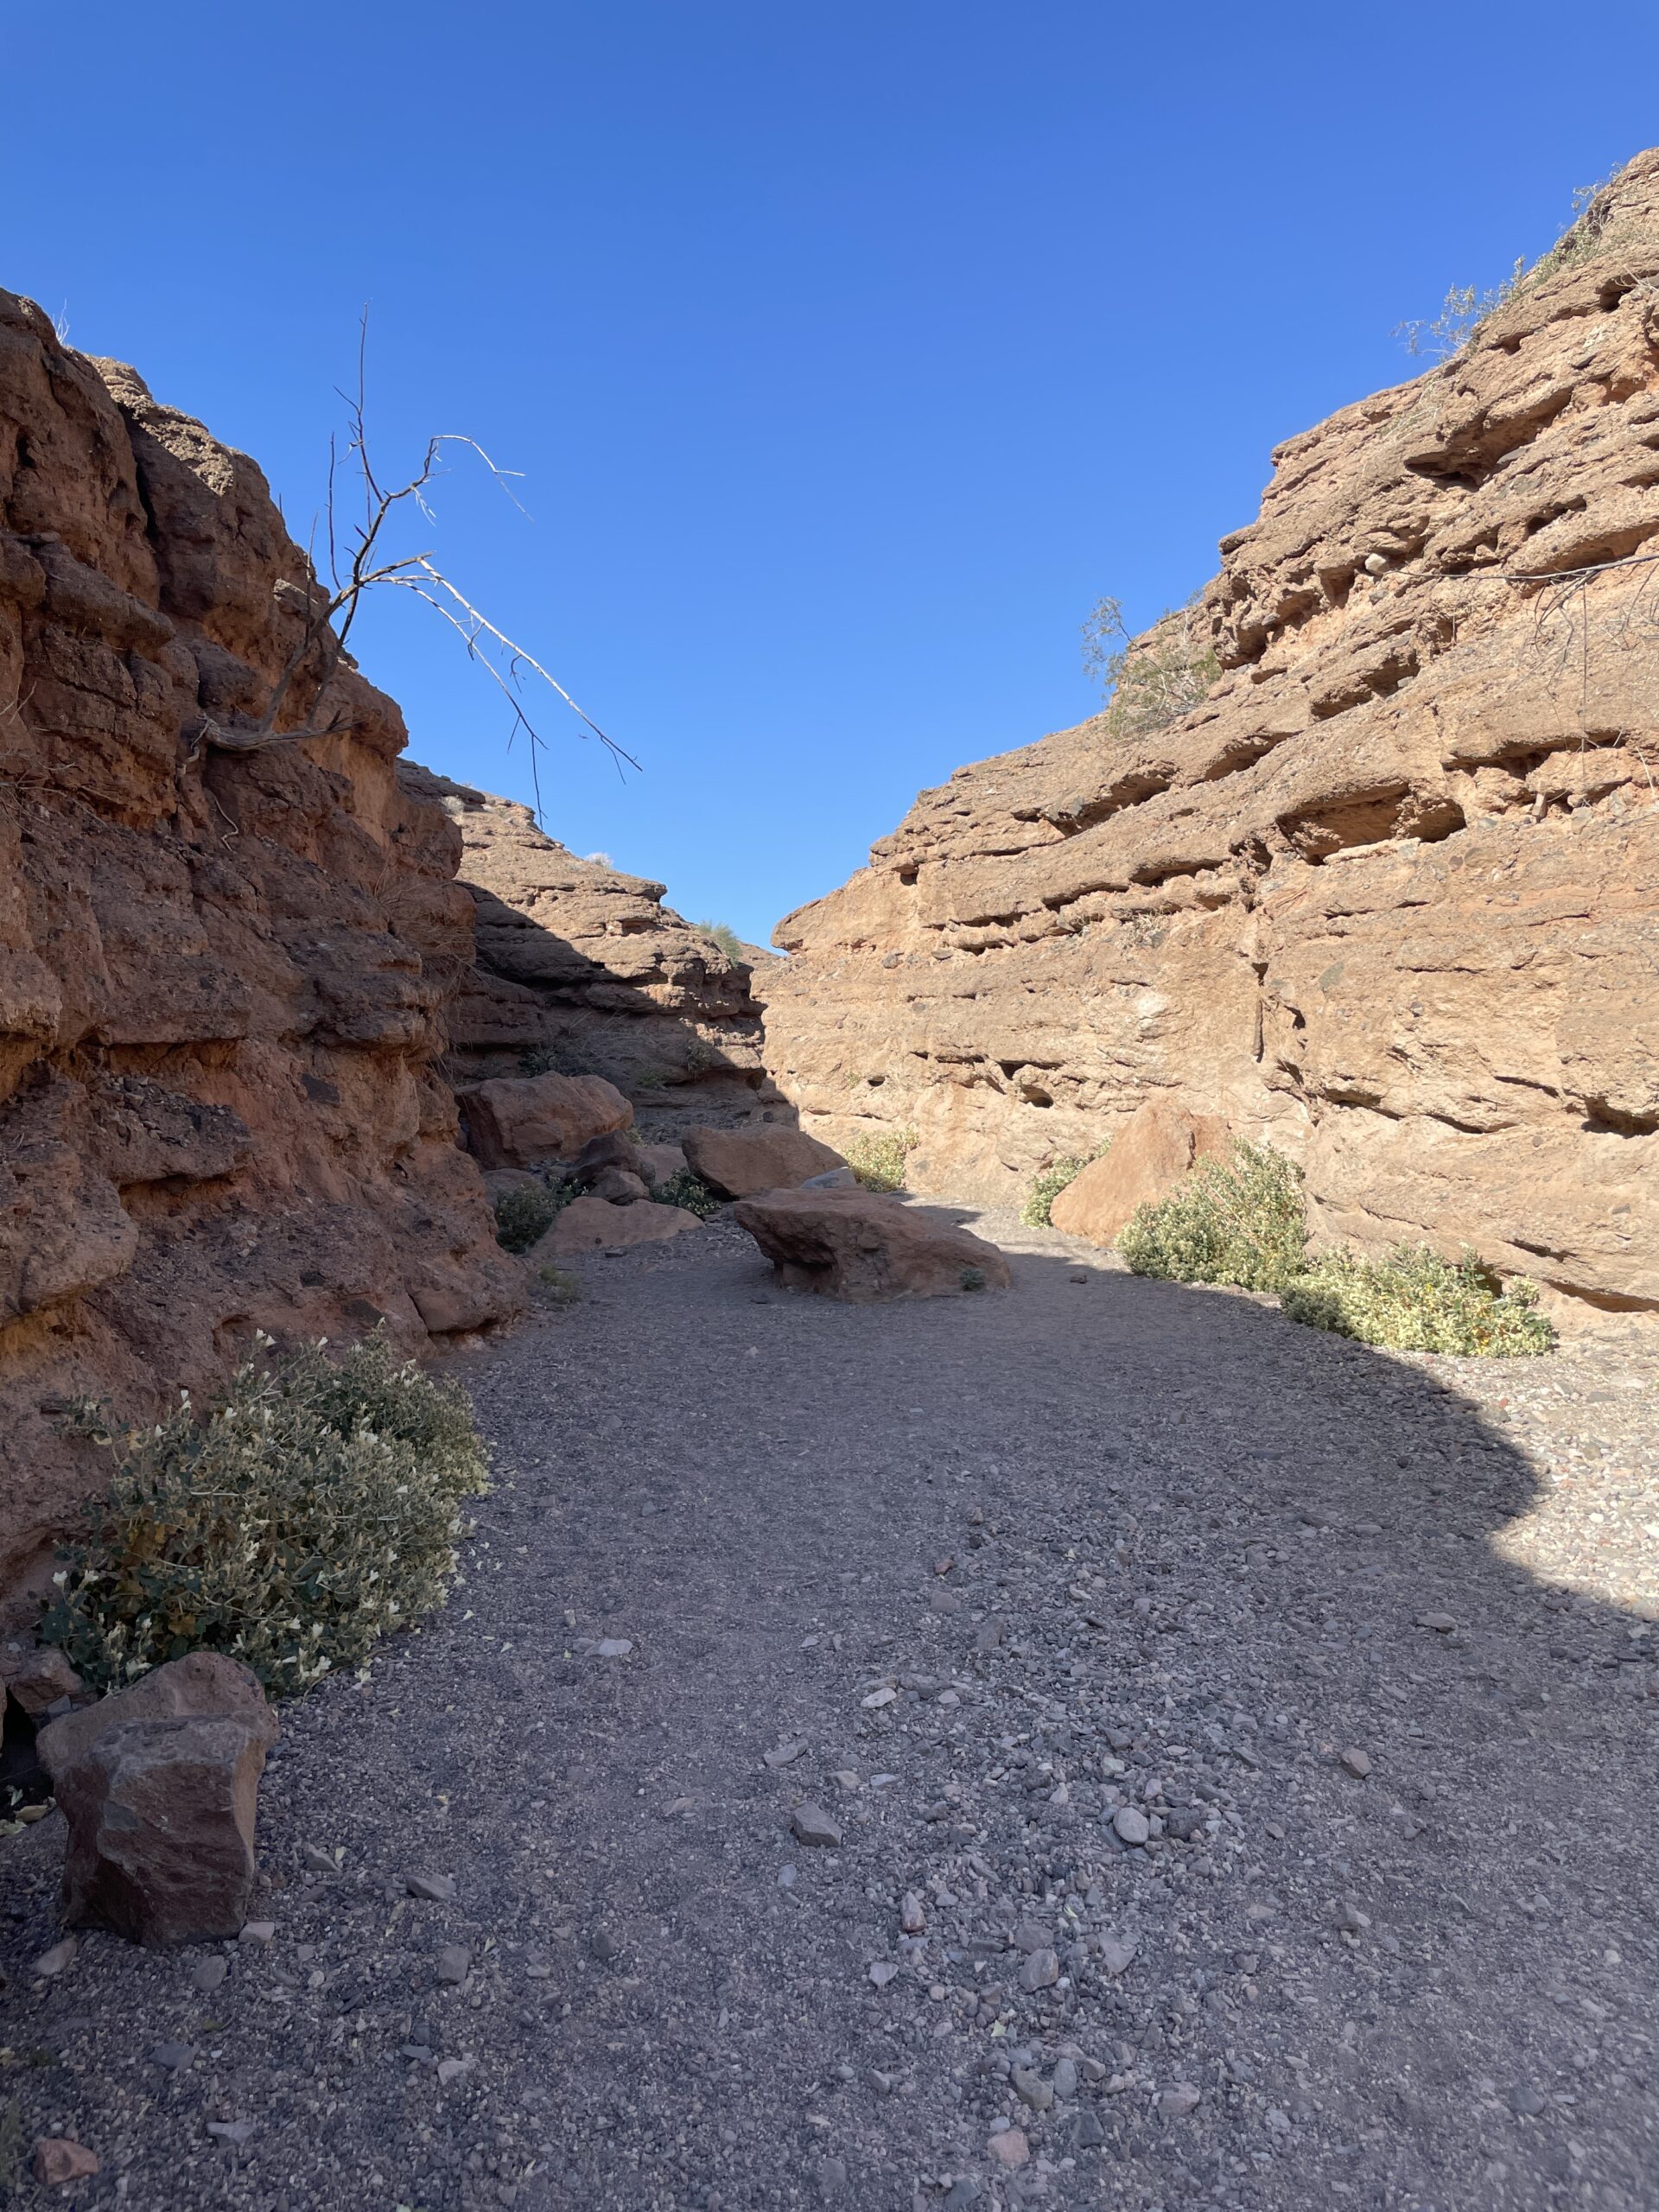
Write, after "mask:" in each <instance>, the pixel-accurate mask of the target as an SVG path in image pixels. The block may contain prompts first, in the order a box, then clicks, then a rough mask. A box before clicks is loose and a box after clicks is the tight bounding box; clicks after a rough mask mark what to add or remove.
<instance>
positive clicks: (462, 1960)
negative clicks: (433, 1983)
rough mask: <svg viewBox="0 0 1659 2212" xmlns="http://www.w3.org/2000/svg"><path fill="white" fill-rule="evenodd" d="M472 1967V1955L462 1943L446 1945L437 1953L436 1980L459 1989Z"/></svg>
mask: <svg viewBox="0 0 1659 2212" xmlns="http://www.w3.org/2000/svg"><path fill="white" fill-rule="evenodd" d="M472 1966H473V1955H472V1953H471V1952H470V1951H469V1950H468V1949H467V1946H466V1945H465V1944H464V1943H446V1944H445V1945H444V1947H443V1948H442V1950H441V1951H440V1952H439V1953H438V1980H440V1981H445V1982H449V1983H451V1984H453V1985H454V1986H455V1987H457V1988H459V1986H461V1983H462V1982H463V1981H465V1980H466V1979H467V1975H468V1974H470V1973H471V1971H472Z"/></svg>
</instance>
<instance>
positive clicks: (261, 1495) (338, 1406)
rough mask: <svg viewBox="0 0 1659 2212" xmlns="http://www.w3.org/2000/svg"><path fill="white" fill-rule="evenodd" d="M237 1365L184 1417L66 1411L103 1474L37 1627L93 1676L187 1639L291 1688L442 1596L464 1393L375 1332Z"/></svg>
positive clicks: (185, 1645)
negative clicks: (138, 1422) (117, 1418)
mask: <svg viewBox="0 0 1659 2212" xmlns="http://www.w3.org/2000/svg"><path fill="white" fill-rule="evenodd" d="M258 1351H259V1356H257V1357H255V1358H253V1359H251V1360H250V1361H249V1362H248V1363H246V1364H245V1365H244V1366H242V1367H240V1368H238V1370H237V1371H236V1374H235V1375H234V1376H232V1380H231V1383H230V1385H229V1388H228V1389H227V1390H226V1395H225V1396H224V1399H223V1400H222V1402H220V1403H219V1404H218V1405H217V1406H215V1407H214V1408H213V1410H212V1411H210V1412H209V1413H208V1414H206V1416H205V1417H200V1418H199V1417H198V1414H197V1412H196V1409H195V1408H194V1406H193V1405H192V1404H191V1403H190V1402H189V1399H188V1397H184V1398H182V1399H181V1402H180V1404H179V1405H178V1406H177V1407H176V1408H175V1410H174V1411H173V1412H172V1413H170V1414H168V1415H167V1417H166V1418H165V1419H164V1420H162V1421H158V1422H157V1423H156V1425H155V1427H149V1428H134V1429H129V1430H125V1431H119V1430H117V1431H114V1432H111V1431H109V1430H108V1429H106V1428H105V1425H104V1422H103V1420H102V1418H101V1416H100V1414H99V1411H98V1409H97V1408H87V1407H83V1408H80V1409H79V1413H78V1414H77V1416H76V1417H75V1420H74V1423H73V1425H74V1426H75V1427H77V1428H78V1429H79V1432H80V1433H82V1434H87V1435H93V1436H96V1437H98V1439H99V1441H101V1442H102V1443H104V1444H105V1445H106V1446H108V1448H109V1450H110V1452H111V1455H112V1457H113V1459H114V1462H115V1472H114V1475H113V1478H112V1479H111V1484H110V1488H109V1491H108V1494H107V1496H106V1497H104V1498H103V1499H102V1500H101V1501H99V1502H97V1503H94V1504H93V1505H92V1507H91V1508H89V1509H88V1512H87V1516H86V1534H85V1536H84V1538H83V1540H82V1541H80V1542H79V1543H78V1544H75V1545H73V1547H71V1548H68V1549H67V1551H66V1552H65V1554H63V1556H64V1558H65V1560H66V1562H67V1563H66V1565H65V1566H64V1567H63V1568H62V1569H60V1572H59V1573H57V1574H56V1575H55V1576H54V1581H55V1583H56V1586H57V1594H56V1596H55V1597H54V1599H52V1601H51V1603H50V1604H49V1605H48V1608H47V1611H46V1614H45V1616H44V1618H43V1619H42V1621H41V1634H42V1636H43V1637H44V1638H45V1640H46V1641H47V1642H48V1643H55V1644H60V1645H61V1646H62V1648H63V1649H64V1650H65V1652H66V1653H67V1656H68V1657H69V1659H70V1661H71V1662H72V1663H73V1665H74V1666H75V1667H76V1668H77V1669H79V1672H80V1674H82V1675H84V1676H85V1677H86V1680H87V1681H89V1682H90V1683H91V1684H92V1687H93V1688H97V1689H100V1690H105V1689H111V1688H118V1687H119V1686H120V1685H121V1684H122V1683H123V1682H125V1681H130V1680H131V1678H132V1677H133V1676H135V1675H142V1674H143V1673H145V1672H147V1671H148V1669H150V1668H151V1667H156V1666H159V1665H160V1664H161V1663H162V1661H164V1660H168V1659H176V1658H179V1657H181V1656H182V1655H183V1654H184V1653H186V1652H188V1651H223V1652H226V1653H228V1654H230V1656H232V1657H233V1658H238V1659H242V1660H245V1662H247V1664H248V1665H249V1666H250V1667H251V1668H252V1669H253V1671H254V1672H255V1674H257V1675H258V1677H259V1679H260V1680H261V1681H263V1682H264V1684H265V1685H266V1687H267V1688H268V1689H270V1691H271V1692H272V1694H275V1695H279V1696H280V1695H283V1694H289V1693H292V1692H296V1691H300V1690H304V1689H308V1688H310V1687H311V1686H312V1685H313V1684H314V1683H315V1682H317V1681H321V1678H322V1676H323V1675H326V1674H327V1673H328V1672H329V1670H330V1669H333V1668H337V1667H340V1666H349V1665H352V1664H353V1663H354V1662H357V1661H359V1660H360V1659H362V1658H363V1657H364V1656H365V1655H366V1654H367V1652H368V1651H369V1650H370V1649H372V1646H373V1645H374V1644H375V1643H378V1641H379V1639H380V1638H381V1637H384V1636H386V1635H388V1634H390V1632H391V1630H394V1629H397V1628H402V1627H405V1626H407V1625H408V1624H409V1623H410V1622H411V1621H413V1620H416V1619H418V1618H419V1617H420V1616H421V1615H422V1614H423V1613H426V1612H428V1611H430V1610H431V1609H432V1608H433V1607H434V1606H435V1605H441V1604H442V1602H443V1596H444V1586H445V1584H446V1581H447V1580H448V1576H449V1575H450V1574H451V1573H453V1571H454V1564H455V1546H456V1544H457V1542H458V1541H459V1540H460V1538H461V1536H462V1535H464V1534H465V1533H466V1522H465V1520H464V1518H463V1516H462V1510H461V1501H462V1500H463V1498H465V1497H468V1496H469V1495H472V1494H474V1493H475V1492H478V1491H482V1490H484V1489H485V1488H486V1487H487V1473H486V1462H485V1455H484V1448H483V1446H482V1445H481V1444H480V1441H479V1438H478V1434H477V1432H476V1430H475V1429H474V1426H473V1417H472V1410H471V1408H470V1406H469V1404H468V1402H467V1396H466V1394H465V1392H464V1391H462V1390H461V1388H460V1386H459V1385H458V1384H456V1383H449V1382H442V1381H438V1380H435V1378H434V1377H432V1376H429V1375H425V1374H423V1372H422V1370H420V1368H418V1367H417V1366H416V1364H415V1363H413V1362H412V1361H400V1360H399V1359H398V1357H397V1354H396V1353H395V1351H393V1350H392V1348H391V1344H389V1343H388V1342H387V1341H386V1339H385V1337H384V1336H383V1335H382V1334H381V1333H380V1332H378V1331H377V1332H376V1333H375V1334H374V1335H373V1336H372V1337H370V1338H366V1339H365V1342H363V1343H362V1344H358V1345H356V1346H354V1347H353V1349H352V1350H350V1351H346V1352H344V1353H342V1354H341V1355H340V1357H338V1358H337V1359H333V1358H330V1357H328V1356H327V1353H326V1351H325V1350H324V1348H323V1346H322V1345H321V1344H316V1345H313V1346H309V1347H308V1348H307V1349H306V1350H304V1351H300V1352H297V1353H295V1354H293V1355H291V1356H290V1357H286V1358H280V1359H269V1358H268V1354H269V1352H270V1338H260V1339H259V1340H258Z"/></svg>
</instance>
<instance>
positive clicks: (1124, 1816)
mask: <svg viewBox="0 0 1659 2212" xmlns="http://www.w3.org/2000/svg"><path fill="white" fill-rule="evenodd" d="M1112 1826H1113V1827H1114V1828H1115V1829H1116V1831H1117V1834H1118V1835H1119V1836H1120V1838H1121V1839H1122V1841H1123V1842H1125V1843H1128V1844H1143V1843H1145V1842H1146V1841H1147V1838H1148V1837H1149V1836H1150V1835H1151V1834H1152V1823H1151V1821H1149V1820H1148V1819H1147V1816H1146V1815H1145V1814H1144V1813H1143V1812H1142V1811H1141V1808H1140V1807H1139V1806H1138V1805H1122V1806H1120V1807H1119V1808H1118V1810H1117V1811H1116V1813H1114V1814H1113V1815H1112Z"/></svg>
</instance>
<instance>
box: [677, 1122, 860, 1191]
mask: <svg viewBox="0 0 1659 2212" xmlns="http://www.w3.org/2000/svg"><path fill="white" fill-rule="evenodd" d="M682 1146H683V1150H684V1153H685V1157H686V1161H687V1164H688V1165H689V1166H690V1167H691V1168H692V1169H693V1170H694V1171H695V1172H696V1173H697V1174H699V1175H701V1176H702V1179H703V1181H704V1182H705V1183H706V1184H707V1185H709V1189H710V1190H711V1191H713V1192H715V1193H716V1194H717V1195H718V1196H719V1197H721V1198H753V1197H754V1196H755V1194H756V1193H757V1192H760V1191H793V1190H798V1188H799V1186H800V1185H802V1184H803V1183H804V1182H806V1181H807V1180H808V1179H809V1178H810V1177H811V1176H814V1175H822V1174H823V1173H825V1172H826V1171H827V1170H828V1169H829V1168H832V1167H843V1166H845V1165H846V1162H845V1161H844V1160H842V1156H841V1154H839V1153H838V1152H832V1151H831V1150H830V1148H829V1146H828V1145H827V1144H820V1143H819V1141H818V1140H817V1137H810V1136H808V1135H807V1134H806V1132H805V1130H804V1129H795V1128H787V1127H784V1126H779V1127H776V1128H774V1127H772V1125H770V1124H767V1125H766V1126H765V1127H763V1128H758V1129H688V1130H687V1131H686V1132H685V1135H684V1137H683V1139H682Z"/></svg>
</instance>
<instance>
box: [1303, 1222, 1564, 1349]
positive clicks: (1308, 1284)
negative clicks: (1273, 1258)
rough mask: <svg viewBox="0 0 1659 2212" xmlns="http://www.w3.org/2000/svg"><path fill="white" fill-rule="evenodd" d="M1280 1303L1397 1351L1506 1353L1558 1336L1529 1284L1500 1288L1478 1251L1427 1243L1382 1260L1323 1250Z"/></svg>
mask: <svg viewBox="0 0 1659 2212" xmlns="http://www.w3.org/2000/svg"><path fill="white" fill-rule="evenodd" d="M1281 1304H1282V1306H1284V1309H1285V1312H1286V1313H1288V1314H1289V1316H1290V1318H1291V1319H1292V1320H1293V1321H1305V1322H1306V1323H1307V1324H1308V1325H1310V1326H1311V1327H1313V1328H1316V1329H1332V1330H1334V1331H1335V1332H1336V1333H1337V1334H1338V1336H1343V1337H1353V1338H1356V1339H1357V1341H1358V1342H1359V1343H1361V1344H1383V1345H1386V1346H1388V1347H1389V1349H1390V1350H1391V1351H1437V1352H1450V1353H1453V1354H1458V1355H1461V1356H1463V1357H1480V1358H1487V1359H1506V1358H1513V1357H1521V1356H1528V1355H1534V1356H1535V1355H1536V1354H1538V1353H1541V1352H1547V1351H1550V1350H1551V1349H1552V1347H1553V1346H1554V1342H1555V1332H1554V1330H1553V1329H1552V1328H1551V1326H1550V1325H1549V1322H1548V1319H1546V1318H1545V1317H1544V1315H1543V1314H1541V1313H1540V1312H1539V1311H1538V1293H1537V1291H1536V1289H1535V1287H1534V1286H1533V1285H1532V1284H1531V1283H1529V1282H1517V1283H1514V1284H1511V1286H1510V1288H1509V1289H1507V1290H1499V1289H1497V1288H1495V1287H1494V1286H1493V1284H1492V1281H1491V1278H1490V1277H1489V1276H1488V1274H1487V1273H1486V1271H1485V1269H1484V1268H1483V1267H1482V1266H1481V1264H1480V1262H1479V1261H1478V1259H1476V1258H1475V1256H1474V1255H1473V1254H1472V1253H1465V1255H1464V1256H1463V1257H1462V1259H1460V1260H1447V1259H1445V1258H1443V1257H1442V1256H1441V1255H1440V1253H1438V1252H1437V1251H1435V1250H1434V1249H1433V1247H1432V1246H1431V1245H1427V1244H1397V1245H1395V1248H1394V1249H1393V1251H1391V1252H1390V1253H1389V1255H1387V1257H1386V1258H1384V1259H1381V1260H1363V1259H1361V1258H1359V1257H1358V1255H1357V1254H1355V1253H1352V1252H1349V1251H1345V1250H1339V1251H1335V1252H1328V1253H1325V1254H1323V1255H1321V1256H1320V1257H1319V1259H1317V1260H1315V1261H1314V1262H1313V1264H1312V1265H1311V1266H1310V1267H1309V1268H1307V1269H1306V1272H1305V1273H1304V1274H1300V1275H1298V1276H1297V1277H1296V1279H1295V1280H1294V1281H1293V1282H1290V1283H1287V1285H1286V1287H1285V1289H1284V1293H1283V1294H1282V1297H1281Z"/></svg>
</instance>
